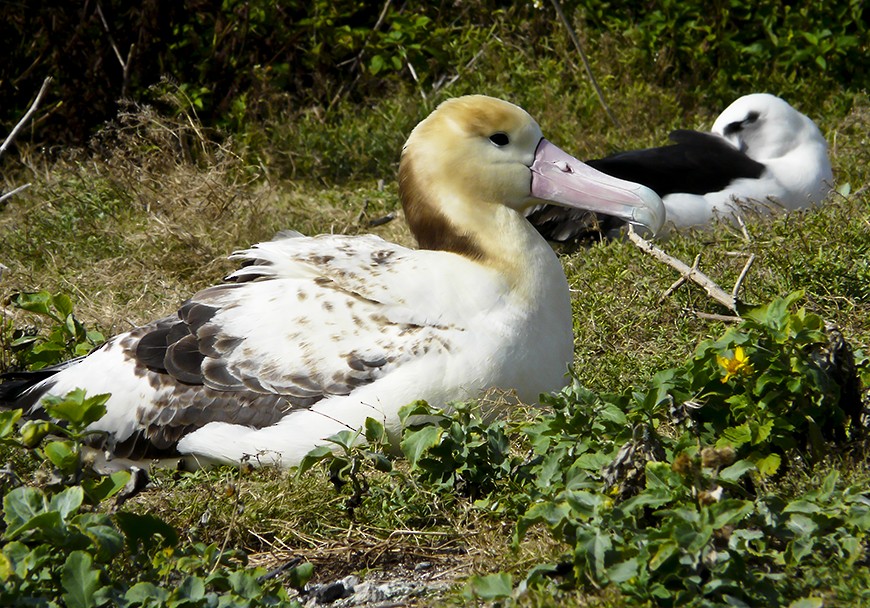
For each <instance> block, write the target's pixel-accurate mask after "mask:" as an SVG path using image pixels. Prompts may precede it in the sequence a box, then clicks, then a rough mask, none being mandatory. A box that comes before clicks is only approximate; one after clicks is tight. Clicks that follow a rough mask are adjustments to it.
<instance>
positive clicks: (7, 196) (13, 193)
mask: <svg viewBox="0 0 870 608" xmlns="http://www.w3.org/2000/svg"><path fill="white" fill-rule="evenodd" d="M28 188H30V183H29V182H28V183H26V184H24V185H22V186H18V187H17V188H15V189H13V190H10V191H9V192H7V193H6V194H4V195H2V196H0V203H2V202H3V201H5V200H6V199H7V198H9V197H10V196H13V195H15V194H18V193H19V192H21V191H22V190H27V189H28Z"/></svg>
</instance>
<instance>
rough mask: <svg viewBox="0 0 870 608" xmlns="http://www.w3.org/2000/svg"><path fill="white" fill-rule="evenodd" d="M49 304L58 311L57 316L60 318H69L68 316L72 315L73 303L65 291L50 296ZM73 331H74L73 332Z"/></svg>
mask: <svg viewBox="0 0 870 608" xmlns="http://www.w3.org/2000/svg"><path fill="white" fill-rule="evenodd" d="M51 304H52V306H54V308H55V310H57V312H58V316H59V317H60V318H61V319H67V320H69V317H70V316H72V312H73V305H72V300H71V299H70V297H69V296H68V295H66V294H65V293H58V294H55V295H54V296H53V297H52V298H51ZM73 333H75V332H73Z"/></svg>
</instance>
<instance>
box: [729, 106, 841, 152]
mask: <svg viewBox="0 0 870 608" xmlns="http://www.w3.org/2000/svg"><path fill="white" fill-rule="evenodd" d="M712 131H713V133H718V134H719V135H721V136H722V137H724V138H725V139H727V140H728V141H729V142H731V143H732V144H733V145H734V146H735V147H736V148H737V149H738V150H740V151H742V152H744V153H745V154H746V155H747V156H749V157H750V158H752V159H754V160H757V161H759V162H762V163H763V162H765V161H768V160H771V159H775V158H779V157H782V156H785V155H786V154H788V153H789V152H791V151H792V150H795V149H796V148H798V147H800V146H803V145H806V144H807V143H817V144H821V145H825V140H824V138H823V137H822V134H821V132H820V131H819V129H818V127H817V126H816V125H815V123H814V122H813V121H812V120H810V119H809V118H808V117H807V116H805V115H804V114H801V113H800V112H798V111H797V110H795V109H794V108H793V107H792V106H791V105H789V104H788V102H786V101H785V100H783V99H780V98H779V97H776V96H775V95H770V94H768V93H753V94H752V95H744V96H743V97H741V98H739V99H738V100H736V101H735V102H734V103H732V104H731V105H730V106H728V107H727V108H725V111H723V112H722V114H720V115H719V118H717V119H716V122H714V123H713V128H712Z"/></svg>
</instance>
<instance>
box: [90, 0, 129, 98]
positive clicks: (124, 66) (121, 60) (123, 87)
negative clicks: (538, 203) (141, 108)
mask: <svg viewBox="0 0 870 608" xmlns="http://www.w3.org/2000/svg"><path fill="white" fill-rule="evenodd" d="M97 14H98V15H99V16H100V21H102V22H103V29H104V30H106V35H107V36H108V37H109V44H111V45H112V50H113V51H115V57H117V58H118V63H120V64H121V73H122V75H123V81H122V84H121V97H126V96H127V85H128V83H129V82H130V59H132V57H133V48H134V47H135V46H136V45H135V44H131V45H130V50H129V51H128V52H127V61H124V58H123V57H121V51H119V50H118V45H117V44H115V39H114V38H113V37H112V31H111V30H110V29H109V22H108V21H106V16H105V15H104V14H103V7H102V6H101V5H100V2H99V0H98V1H97Z"/></svg>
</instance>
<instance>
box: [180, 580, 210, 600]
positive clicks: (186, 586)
mask: <svg viewBox="0 0 870 608" xmlns="http://www.w3.org/2000/svg"><path fill="white" fill-rule="evenodd" d="M173 595H174V596H175V597H178V598H184V599H186V600H193V601H198V600H201V599H202V598H204V597H205V583H204V582H203V580H202V579H201V578H199V577H198V576H187V577H185V578H184V580H183V581H181V584H180V585H179V586H178V587H176V589H175V593H174V594H173Z"/></svg>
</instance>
